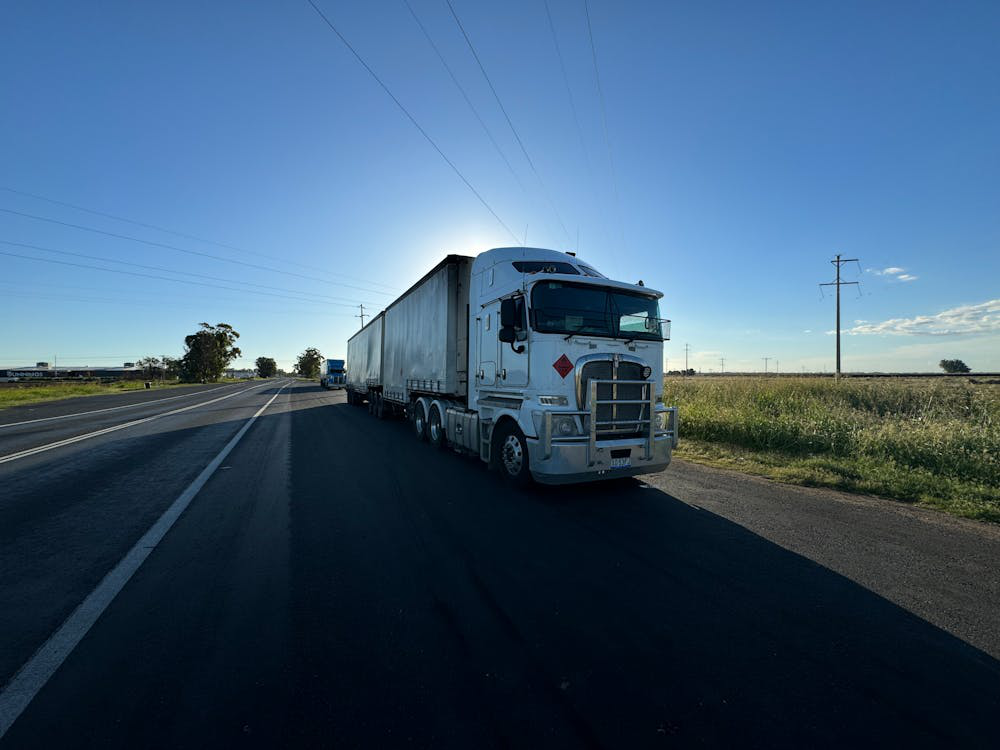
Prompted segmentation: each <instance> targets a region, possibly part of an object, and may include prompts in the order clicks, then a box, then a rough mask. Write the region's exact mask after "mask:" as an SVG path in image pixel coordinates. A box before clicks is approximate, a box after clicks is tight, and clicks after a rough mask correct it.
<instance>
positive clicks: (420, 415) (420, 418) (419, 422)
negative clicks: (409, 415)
mask: <svg viewBox="0 0 1000 750" xmlns="http://www.w3.org/2000/svg"><path fill="white" fill-rule="evenodd" d="M424 425H425V420H424V407H422V406H419V405H418V406H417V412H416V414H415V415H414V417H413V426H414V427H415V428H416V430H417V434H418V435H423V434H424Z"/></svg>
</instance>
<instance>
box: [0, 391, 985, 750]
mask: <svg viewBox="0 0 1000 750" xmlns="http://www.w3.org/2000/svg"><path fill="white" fill-rule="evenodd" d="M220 396H227V398H225V399H224V400H218V401H212V400H213V399H217V398H219V397H220ZM272 398H273V401H271V403H270V405H269V406H268V407H267V408H266V410H264V411H263V412H262V413H261V415H260V416H259V418H258V419H257V420H256V422H254V423H253V424H252V425H251V426H250V427H249V429H247V430H246V431H245V433H244V434H243V436H242V439H241V440H240V441H239V442H238V443H237V444H236V445H235V447H233V448H232V451H231V453H229V454H228V455H226V456H225V457H224V459H223V460H222V461H221V463H220V464H219V465H218V468H217V469H216V470H215V471H214V472H213V473H212V474H211V476H210V477H208V478H207V481H205V482H204V484H203V486H200V489H199V491H198V492H197V494H196V495H194V496H193V499H192V500H191V501H190V505H188V506H187V507H186V510H184V511H183V513H181V514H180V515H179V517H178V518H177V520H176V523H175V524H174V525H173V526H172V528H170V529H169V531H167V532H166V535H165V536H163V538H162V540H161V541H159V542H158V543H151V544H149V545H145V546H146V547H148V549H145V550H144V551H141V554H142V555H146V556H145V557H143V558H142V559H143V560H144V561H143V562H142V564H141V566H139V567H138V570H137V571H136V572H135V574H134V575H133V576H132V577H131V579H130V580H127V582H125V583H124V585H123V588H121V591H120V593H118V594H117V596H115V597H114V598H113V599H112V600H111V602H110V605H109V606H107V609H106V610H103V612H102V613H101V614H100V616H99V618H97V619H96V623H95V624H94V625H93V626H92V627H90V628H89V630H87V631H86V632H85V634H83V635H82V639H81V640H79V643H78V644H77V645H76V646H75V648H73V649H72V650H71V651H69V653H68V656H66V657H65V659H64V660H59V661H58V664H56V665H55V666H57V667H58V668H57V669H55V671H54V673H53V674H52V676H51V678H49V679H47V680H46V681H44V684H43V686H42V687H41V688H40V690H38V691H37V694H35V695H34V697H33V699H32V700H31V702H30V703H29V704H28V706H27V708H26V709H25V710H24V712H23V713H22V714H20V717H19V718H17V720H16V721H15V722H14V723H13V725H12V726H11V727H10V729H9V731H8V732H7V733H6V735H4V737H3V738H2V739H0V748H8V747H9V748H21V747H25V748H27V747H64V746H71V747H101V748H109V747H130V748H131V747H240V746H246V747H276V746H277V747H280V746H305V747H337V748H343V747H347V748H351V747H460V748H469V747H475V748H483V747H546V748H549V747H557V748H558V747H620V748H639V747H662V746H671V745H673V746H678V745H680V746H689V745H725V746H734V745H739V746H741V747H746V746H750V747H752V746H768V747H775V746H794V747H803V746H809V747H818V746H821V747H834V746H837V747H842V746H844V745H847V744H851V745H861V746H870V745H875V744H879V745H900V744H903V743H906V744H907V745H909V746H935V747H940V746H953V745H960V746H963V747H975V746H982V747H996V746H997V743H998V741H1000V722H998V721H997V717H998V716H1000V663H998V661H997V658H1000V632H998V625H997V613H998V612H1000V585H998V576H1000V566H998V562H1000V533H998V531H997V529H996V528H995V527H992V526H986V525H980V524H973V523H965V522H962V521H957V520H954V519H950V518H946V517H944V516H940V515H937V514H932V513H927V512H923V511H920V510H916V509H912V508H906V507H903V506H899V505H896V504H891V503H887V502H884V501H875V500H869V499H865V498H852V497H848V496H844V495H840V494H838V493H832V492H826V491H811V490H805V489H799V488H791V487H783V486H781V485H776V484H773V483H770V482H766V481H763V480H757V479H752V478H747V477H743V476H741V475H738V474H732V473H726V472H719V471H713V470H708V469H704V468H700V467H696V466H691V465H686V464H683V463H682V462H675V464H674V465H673V466H671V467H670V469H669V470H668V471H667V472H666V473H664V474H663V475H660V476H657V477H655V478H653V479H652V480H650V482H648V483H646V482H641V481H637V480H627V481H621V482H614V483H607V484H597V485H591V486H585V487H567V488H544V489H537V490H533V491H529V492H524V493H517V492H512V491H511V490H509V489H507V488H506V487H505V486H504V485H503V484H502V483H501V482H500V480H499V477H497V476H495V475H491V474H489V473H488V472H487V471H486V470H485V468H484V467H483V466H482V465H480V464H479V463H478V462H476V461H474V460H472V459H468V458H464V457H460V456H457V455H454V454H451V453H449V452H447V451H438V450H435V449H433V448H431V447H430V446H429V445H427V444H421V443H417V442H416V441H415V439H414V438H413V437H412V436H411V435H410V433H409V429H408V426H407V425H406V424H404V423H402V422H394V421H386V422H379V421H376V420H375V419H374V418H373V417H371V416H369V415H368V413H367V411H366V410H364V409H359V408H356V407H351V406H347V405H346V404H345V403H344V396H343V394H342V393H337V392H334V393H330V392H325V391H322V390H320V389H319V388H318V387H317V386H314V385H307V384H302V383H295V384H291V385H290V386H288V387H285V388H283V389H282V383H279V382H273V383H265V384H263V385H260V384H258V386H257V387H255V388H250V387H247V386H235V387H232V388H230V389H229V390H219V391H212V392H208V393H200V394H193V395H192V396H191V397H190V398H184V399H176V400H174V401H170V402H165V403H161V404H149V405H144V406H141V407H135V408H130V409H126V410H122V411H119V412H101V413H100V414H95V415H90V416H84V417H78V418H67V419H60V420H53V421H52V422H40V423H35V426H36V428H37V429H28V430H25V429H24V428H25V427H27V426H25V425H22V426H20V427H8V428H4V427H3V426H2V424H0V462H2V461H3V458H4V456H11V455H15V454H24V455H23V456H21V457H19V458H16V459H13V460H8V461H6V462H3V463H0V684H6V685H7V687H6V688H5V690H4V692H3V693H0V713H2V708H3V705H4V695H9V691H10V685H11V684H13V682H8V681H10V680H12V678H14V675H15V674H16V673H18V670H19V669H20V668H21V667H22V665H24V664H26V663H28V664H36V663H37V662H38V658H33V654H36V653H44V652H45V650H44V648H43V651H42V652H38V649H39V648H40V647H42V646H43V644H45V643H46V642H47V639H50V637H51V636H52V635H53V633H55V632H56V631H57V630H59V629H60V625H61V623H64V622H66V621H67V618H69V619H70V620H71V621H72V620H73V619H74V617H76V615H74V614H73V613H74V610H75V609H76V608H77V606H78V605H80V603H81V602H82V601H84V600H85V598H87V597H88V594H91V592H93V591H94V590H95V587H98V585H99V584H101V585H104V584H102V579H105V576H106V575H108V574H109V571H112V570H113V569H114V570H117V568H116V565H117V564H118V563H119V561H120V560H122V558H123V557H124V556H125V555H126V553H129V554H132V553H130V549H132V548H133V546H142V545H141V544H140V545H137V541H138V540H140V538H142V539H145V538H146V537H144V536H143V534H144V533H145V532H146V531H147V530H148V529H150V527H152V526H154V524H156V523H157V520H158V519H160V518H161V516H163V514H164V513H165V511H168V509H169V508H172V507H174V503H175V501H177V500H178V498H180V497H182V496H183V495H184V494H185V490H186V488H189V487H190V486H191V485H192V483H195V484H197V483H198V482H200V481H202V480H203V479H204V476H202V477H201V479H199V475H202V473H203V470H204V469H205V468H206V466H209V464H210V462H212V460H213V458H215V457H216V456H217V455H218V454H219V452H220V451H221V450H222V449H223V447H224V446H226V445H227V444H231V441H232V440H233V438H234V436H237V435H238V434H239V432H240V431H241V430H242V429H243V428H244V427H245V426H246V425H247V422H248V420H249V419H250V418H251V417H252V416H253V415H254V414H256V413H258V412H259V410H260V409H261V407H262V406H264V405H265V404H267V403H268V401H269V400H270V399H272ZM210 401H211V403H208V402H210ZM80 403H81V400H73V401H72V402H66V404H64V405H55V406H51V407H47V408H48V409H50V411H51V413H43V414H42V416H43V417H44V416H63V415H65V414H67V413H69V412H71V411H77V410H80V409H79V405H80ZM100 403H107V404H109V405H113V403H112V402H111V401H108V402H100ZM187 406H193V408H190V409H187V410H185V411H181V412H177V413H170V414H168V413H167V412H170V411H172V410H175V409H180V408H184V407H187ZM94 408H99V407H94ZM0 415H2V416H0V423H6V424H9V423H10V422H13V421H18V419H19V418H15V417H16V416H17V415H16V414H15V410H7V411H4V412H0ZM158 415H159V416H158ZM35 416H36V417H37V414H36V415H35ZM146 417H153V418H152V419H150V420H149V421H144V422H140V423H138V424H135V425H133V426H130V427H126V428H123V429H118V430H114V431H111V432H106V433H103V434H98V435H95V436H92V437H88V438H86V439H83V440H79V441H77V442H72V443H66V444H64V445H61V446H59V447H55V448H51V449H48V450H44V451H42V452H37V453H31V452H30V451H33V450H35V449H37V448H39V447H45V446H46V445H48V444H50V443H52V442H56V441H64V440H69V439H72V438H73V437H75V436H78V435H82V434H87V433H90V432H95V431H98V430H103V429H106V428H109V427H114V426H116V425H119V424H122V423H124V422H128V421H134V420H139V419H145V418H146ZM31 418H34V417H31ZM56 423H58V424H59V427H53V424H56ZM88 601H89V599H88ZM60 632H62V631H60ZM49 642H51V641H49ZM23 674H24V673H23V672H22V675H23Z"/></svg>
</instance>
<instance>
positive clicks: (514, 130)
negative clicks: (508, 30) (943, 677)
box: [309, 0, 573, 242]
mask: <svg viewBox="0 0 1000 750" xmlns="http://www.w3.org/2000/svg"><path fill="white" fill-rule="evenodd" d="M309 1H310V2H312V0H309ZM445 2H446V3H447V4H448V9H449V10H451V15H452V17H453V18H454V19H455V23H456V24H458V28H459V31H461V32H462V36H463V37H465V43H466V44H467V45H468V46H469V51H470V52H472V56H473V57H474V58H475V60H476V64H477V65H478V66H479V71H480V72H481V73H482V74H483V78H485V79H486V83H487V85H488V86H489V87H490V91H492V92H493V98H494V99H496V102H497V106H499V107H500V111H501V112H502V113H503V116H504V119H505V120H507V125H508V126H509V127H510V132H511V133H513V134H514V140H516V141H517V145H518V146H519V147H520V148H521V153H522V154H524V159H525V161H527V162H528V166H529V167H531V171H532V172H533V173H534V175H535V178H536V179H537V180H538V184H539V185H540V186H541V188H542V194H543V195H544V196H545V200H546V201H547V202H548V204H549V207H550V208H551V209H552V212H553V213H554V214H555V216H556V219H557V220H558V221H559V226H561V227H562V230H563V232H564V233H565V234H566V239H567V240H568V241H569V242H572V241H573V238H572V237H571V236H570V234H569V230H568V229H567V228H566V224H564V223H563V220H562V216H560V215H559V209H557V208H556V204H555V202H554V201H553V200H552V196H551V195H550V194H549V189H548V188H547V187H546V185H545V181H544V180H543V179H542V176H541V175H540V174H539V173H538V169H536V168H535V162H534V161H532V159H531V157H530V156H529V155H528V149H526V148H525V147H524V141H522V140H521V136H520V135H519V134H518V132H517V128H515V127H514V123H513V122H512V121H511V119H510V115H508V114H507V108H506V107H504V106H503V102H502V101H501V100H500V95H499V94H498V93H497V90H496V87H495V86H494V85H493V81H491V80H490V77H489V75H488V74H487V73H486V68H485V67H483V63H482V60H480V59H479V54H478V53H477V52H476V48H475V47H474V46H473V44H472V39H470V38H469V35H468V33H466V31H465V27H464V26H463V25H462V21H461V19H460V18H459V17H458V13H456V12H455V6H453V5H452V4H451V0H445Z"/></svg>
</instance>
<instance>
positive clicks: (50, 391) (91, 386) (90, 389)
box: [0, 381, 178, 409]
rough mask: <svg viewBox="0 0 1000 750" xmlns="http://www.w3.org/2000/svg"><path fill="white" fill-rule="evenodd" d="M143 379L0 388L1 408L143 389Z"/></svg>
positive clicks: (169, 384)
mask: <svg viewBox="0 0 1000 750" xmlns="http://www.w3.org/2000/svg"><path fill="white" fill-rule="evenodd" d="M177 385H178V384H177V382H176V381H167V383H166V384H160V383H155V384H154V385H153V387H154V388H174V387H176V386H177ZM143 387H144V386H143V384H142V382H141V381H123V382H120V383H106V384H105V383H59V384H55V385H28V386H18V387H4V388H0V409H3V408H5V407H7V406H20V405H21V404H35V403H39V402H41V401H57V400H59V399H63V398H72V397H74V396H96V395H100V394H102V393H122V392H123V391H135V390H141V389H143Z"/></svg>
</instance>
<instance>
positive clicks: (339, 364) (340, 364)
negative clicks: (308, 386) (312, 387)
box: [319, 359, 347, 389]
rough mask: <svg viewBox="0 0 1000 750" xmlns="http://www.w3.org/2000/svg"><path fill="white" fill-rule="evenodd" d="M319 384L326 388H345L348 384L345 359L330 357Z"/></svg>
mask: <svg viewBox="0 0 1000 750" xmlns="http://www.w3.org/2000/svg"><path fill="white" fill-rule="evenodd" d="M319 384H320V385H321V386H323V387H324V388H333V389H336V388H344V387H346V386H347V371H346V370H345V369H344V360H342V359H328V360H327V361H326V365H325V366H324V367H323V372H322V373H320V376H319Z"/></svg>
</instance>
